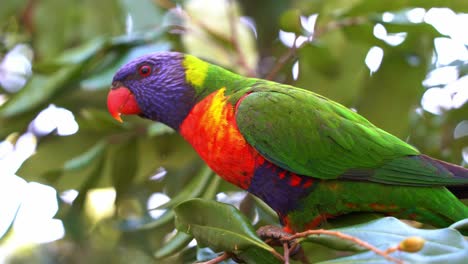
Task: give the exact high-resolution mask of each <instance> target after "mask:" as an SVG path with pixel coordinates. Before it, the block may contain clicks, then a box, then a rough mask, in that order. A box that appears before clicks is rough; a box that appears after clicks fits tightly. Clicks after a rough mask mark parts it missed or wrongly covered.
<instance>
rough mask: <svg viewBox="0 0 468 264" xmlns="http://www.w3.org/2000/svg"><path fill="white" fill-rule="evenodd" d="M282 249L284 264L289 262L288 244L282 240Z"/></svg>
mask: <svg viewBox="0 0 468 264" xmlns="http://www.w3.org/2000/svg"><path fill="white" fill-rule="evenodd" d="M283 249H284V253H283V255H284V264H289V245H288V242H283Z"/></svg>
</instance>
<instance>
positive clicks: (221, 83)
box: [107, 51, 468, 233]
mask: <svg viewBox="0 0 468 264" xmlns="http://www.w3.org/2000/svg"><path fill="white" fill-rule="evenodd" d="M107 108H108V111H109V113H110V114H111V115H112V117H113V118H115V119H116V120H118V121H120V122H122V117H121V115H138V116H140V117H143V118H146V119H150V120H153V121H156V122H161V123H163V124H165V125H167V126H169V127H171V128H172V129H174V130H175V131H176V132H177V133H179V134H180V135H181V136H182V137H183V138H184V139H185V140H186V141H187V142H189V143H190V144H191V145H192V147H193V148H194V149H195V151H196V152H197V153H198V155H199V156H200V157H201V158H202V159H203V160H204V162H206V164H207V165H208V166H209V167H210V168H211V169H212V170H213V171H214V172H215V173H216V174H218V175H219V176H220V177H221V178H223V179H224V180H226V181H228V182H230V183H232V184H234V185H236V186H238V187H240V188H242V189H244V190H246V191H248V192H249V193H251V194H253V195H255V196H257V197H258V198H260V199H261V200H263V201H264V202H265V203H266V204H267V205H268V206H270V207H271V208H272V209H273V210H274V211H275V212H276V213H277V215H278V218H279V220H280V223H281V224H282V226H283V228H284V230H285V231H287V232H290V233H295V232H301V231H304V230H308V229H313V228H318V227H320V226H321V225H323V224H325V223H327V220H330V219H333V218H338V217H341V216H344V215H348V214H360V213H376V214H379V215H386V216H394V217H397V218H401V219H409V220H415V221H419V222H422V223H426V224H430V225H432V226H434V227H447V226H450V225H451V224H452V223H454V222H456V221H459V220H462V219H465V218H468V207H467V206H466V205H465V204H463V203H462V202H461V201H460V200H459V199H461V198H466V197H467V196H468V195H467V191H468V169H466V168H464V167H462V166H458V165H455V164H451V163H448V162H445V161H441V160H437V159H434V158H431V157H429V156H427V155H424V154H422V153H420V152H419V151H418V150H417V149H416V148H415V147H413V146H411V145H410V144H408V143H406V142H404V141H402V140H400V139H399V138H397V137H396V136H393V135H391V134H390V133H388V132H386V131H384V130H382V129H380V128H378V127H377V126H375V125H373V124H372V123H371V122H370V121H368V120H367V119H366V118H364V117H363V116H361V115H359V114H358V113H357V112H355V111H353V110H351V109H349V108H347V107H345V106H343V105H341V104H339V103H337V102H335V101H332V100H330V99H328V98H326V97H324V96H321V95H319V94H317V93H314V92H312V91H309V90H306V89H302V88H298V87H294V86H290V85H286V84H280V83H277V82H274V81H269V80H264V79H259V78H250V77H245V76H242V75H238V74H236V73H233V72H231V71H229V70H227V69H224V68H222V67H220V66H217V65H215V64H211V63H209V62H207V61H204V60H202V59H199V58H197V57H195V56H192V55H189V54H185V53H179V52H172V51H164V52H156V53H150V54H146V55H144V56H142V57H139V58H136V59H134V60H132V61H130V62H128V63H126V64H125V65H123V66H122V67H121V68H120V69H119V70H118V71H117V72H116V73H115V75H114V77H113V80H112V84H111V88H110V91H109V93H108V96H107Z"/></svg>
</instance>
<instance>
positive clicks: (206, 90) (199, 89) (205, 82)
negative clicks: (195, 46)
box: [183, 55, 255, 102]
mask: <svg viewBox="0 0 468 264" xmlns="http://www.w3.org/2000/svg"><path fill="white" fill-rule="evenodd" d="M183 64H184V67H185V76H186V81H187V83H189V84H190V85H191V86H192V87H194V88H195V96H196V101H197V102H199V101H201V100H203V99H204V98H205V97H207V96H208V95H210V94H212V93H213V92H215V91H217V90H220V89H224V90H225V95H226V96H229V95H230V94H232V93H235V92H237V91H239V90H240V89H242V88H245V87H248V86H250V84H253V83H254V82H255V79H251V78H247V77H244V76H241V75H238V74H235V73H233V72H230V71H228V70H226V69H224V68H222V67H219V66H216V65H213V64H210V63H207V62H205V61H203V60H200V59H198V58H196V57H194V56H191V55H186V56H185V59H184V62H183Z"/></svg>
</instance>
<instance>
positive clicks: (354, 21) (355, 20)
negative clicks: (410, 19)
mask: <svg viewBox="0 0 468 264" xmlns="http://www.w3.org/2000/svg"><path fill="white" fill-rule="evenodd" d="M366 21H368V20H367V18H365V17H351V18H346V19H343V20H341V21H332V22H330V23H328V24H326V25H325V26H323V27H321V28H317V29H316V30H315V31H314V33H312V34H311V35H310V36H307V41H304V42H303V43H301V45H299V46H298V47H296V40H297V37H296V39H295V40H294V43H293V45H292V46H291V47H290V48H289V49H288V50H287V51H286V52H285V53H284V54H283V55H282V56H281V57H280V58H279V59H278V61H277V62H276V64H275V66H273V69H272V70H271V71H270V73H268V75H267V77H266V79H268V80H273V79H274V78H275V77H276V75H277V74H278V72H279V71H280V70H281V68H283V66H284V65H285V64H286V63H287V62H288V61H289V60H290V59H292V58H293V57H294V56H296V52H297V50H299V49H301V48H302V47H304V46H305V45H306V44H308V43H310V42H312V41H313V40H314V39H316V38H318V37H320V36H321V35H323V34H325V33H328V32H330V31H333V30H336V29H340V28H343V27H347V26H354V25H360V24H363V23H365V22H366Z"/></svg>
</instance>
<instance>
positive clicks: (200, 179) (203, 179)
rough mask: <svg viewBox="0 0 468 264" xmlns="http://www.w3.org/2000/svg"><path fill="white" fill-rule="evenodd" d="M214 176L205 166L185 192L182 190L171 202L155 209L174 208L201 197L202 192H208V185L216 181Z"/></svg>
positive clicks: (186, 187) (186, 186)
mask: <svg viewBox="0 0 468 264" xmlns="http://www.w3.org/2000/svg"><path fill="white" fill-rule="evenodd" d="M213 176H214V175H213V172H212V171H211V169H210V168H209V167H208V166H206V165H203V168H202V169H201V170H200V172H199V173H198V174H197V175H196V176H195V177H194V178H193V179H192V180H191V181H190V183H189V184H187V185H185V186H184V189H183V190H181V191H180V192H179V193H178V194H177V195H176V196H174V197H173V198H172V199H171V200H170V201H169V202H167V203H165V204H163V205H161V206H158V207H157V208H154V210H156V209H164V208H172V207H174V206H175V205H177V204H179V203H181V202H183V201H185V200H188V199H191V198H195V197H199V196H200V195H201V194H202V192H203V191H204V190H206V188H207V186H208V184H209V183H210V182H211V181H213V180H214V179H213V178H214V177H213ZM152 210H153V209H152Z"/></svg>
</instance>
